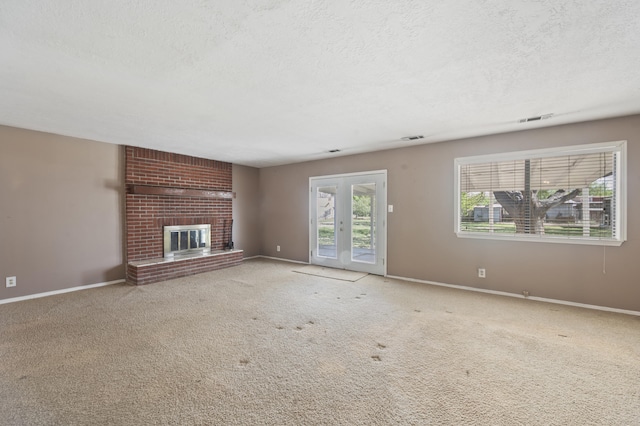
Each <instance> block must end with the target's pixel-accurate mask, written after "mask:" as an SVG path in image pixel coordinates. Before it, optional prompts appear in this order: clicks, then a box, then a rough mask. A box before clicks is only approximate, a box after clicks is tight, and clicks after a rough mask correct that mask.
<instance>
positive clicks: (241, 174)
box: [232, 164, 260, 257]
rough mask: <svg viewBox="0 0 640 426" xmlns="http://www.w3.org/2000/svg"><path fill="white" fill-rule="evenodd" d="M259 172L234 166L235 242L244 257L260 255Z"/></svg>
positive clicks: (251, 168)
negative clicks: (242, 251)
mask: <svg viewBox="0 0 640 426" xmlns="http://www.w3.org/2000/svg"><path fill="white" fill-rule="evenodd" d="M258 178H259V170H258V169H256V168H253V167H246V166H239V165H237V164H234V165H233V183H232V187H233V192H235V193H236V198H234V199H233V242H234V245H235V248H237V249H240V250H244V253H243V255H244V257H252V256H257V255H259V254H260V215H259V207H260V200H259V193H258Z"/></svg>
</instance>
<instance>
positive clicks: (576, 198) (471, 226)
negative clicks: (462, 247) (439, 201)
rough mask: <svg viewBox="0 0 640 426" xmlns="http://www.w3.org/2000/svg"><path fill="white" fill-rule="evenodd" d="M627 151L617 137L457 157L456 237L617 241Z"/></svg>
mask: <svg viewBox="0 0 640 426" xmlns="http://www.w3.org/2000/svg"><path fill="white" fill-rule="evenodd" d="M625 156H626V141H621V142H610V143H602V144H590V145H579V146H571V147H564V148H552V149H541V150H535V151H523V152H513V153H508V154H497V155H484V156H477V157H464V158H456V160H455V179H456V221H455V226H456V229H455V231H456V234H457V235H458V237H464V238H490V239H509V240H525V241H544V242H564V243H578V244H599V245H620V244H622V242H623V241H625V239H626V233H625V232H626V231H625V224H626V204H625V195H626V188H625V182H626V174H625V164H626V160H625Z"/></svg>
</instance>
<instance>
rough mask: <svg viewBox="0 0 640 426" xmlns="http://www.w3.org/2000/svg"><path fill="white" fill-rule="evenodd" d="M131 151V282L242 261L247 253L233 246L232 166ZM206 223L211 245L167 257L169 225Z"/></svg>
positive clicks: (128, 226) (128, 157)
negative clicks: (166, 232)
mask: <svg viewBox="0 0 640 426" xmlns="http://www.w3.org/2000/svg"><path fill="white" fill-rule="evenodd" d="M125 150H126V177H125V183H126V186H127V195H126V230H127V282H129V283H132V284H149V283H153V282H157V281H163V280H167V279H171V278H177V277H182V276H186V275H193V274H197V273H200V272H206V271H212V270H215V269H220V268H224V267H227V266H233V265H237V264H239V263H240V262H241V261H242V251H241V250H233V249H229V247H228V246H229V241H230V238H231V235H230V233H231V225H232V210H231V205H232V198H233V196H234V194H233V192H231V191H232V188H231V180H232V169H231V167H232V165H231V164H230V163H224V162H220V161H215V160H208V159H204V158H196V157H190V156H186V155H181V154H173V153H168V152H161V151H155V150H151V149H145V148H136V147H129V146H128V147H126V149H125ZM205 225H210V247H206V249H200V250H184V247H183V250H181V251H180V252H179V253H178V254H177V255H175V256H174V255H173V254H171V255H165V244H164V242H165V232H164V230H165V227H174V228H175V229H183V228H184V229H189V228H194V229H201V228H203V227H204V226H205ZM170 229H173V228H170ZM207 229H209V227H207ZM194 235H195V234H194ZM187 241H188V240H187ZM203 247H204V246H203ZM187 248H189V247H187Z"/></svg>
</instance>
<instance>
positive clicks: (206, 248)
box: [164, 224, 211, 258]
mask: <svg viewBox="0 0 640 426" xmlns="http://www.w3.org/2000/svg"><path fill="white" fill-rule="evenodd" d="M210 251H211V225H209V224H202V225H179V226H165V227H164V257H165V258H172V257H177V256H184V255H190V254H197V253H209V252H210Z"/></svg>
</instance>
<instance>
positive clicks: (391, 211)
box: [387, 204, 393, 213]
mask: <svg viewBox="0 0 640 426" xmlns="http://www.w3.org/2000/svg"><path fill="white" fill-rule="evenodd" d="M387 211H388V212H389V213H393V204H389V207H388V208H387Z"/></svg>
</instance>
